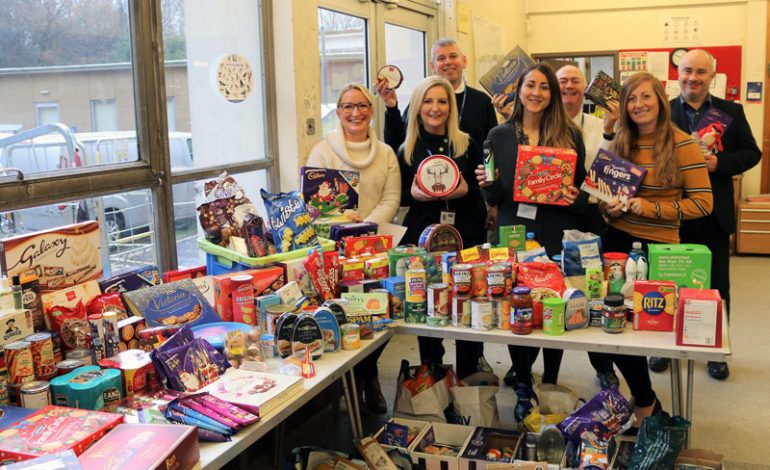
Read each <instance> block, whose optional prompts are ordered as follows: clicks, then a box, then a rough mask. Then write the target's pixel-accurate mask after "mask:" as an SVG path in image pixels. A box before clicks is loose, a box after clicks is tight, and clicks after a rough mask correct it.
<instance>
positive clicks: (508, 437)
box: [460, 427, 521, 470]
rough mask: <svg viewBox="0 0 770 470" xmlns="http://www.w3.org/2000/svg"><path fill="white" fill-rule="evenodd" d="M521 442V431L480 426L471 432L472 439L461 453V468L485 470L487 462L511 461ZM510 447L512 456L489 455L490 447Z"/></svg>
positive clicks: (461, 469)
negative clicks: (489, 456) (505, 457)
mask: <svg viewBox="0 0 770 470" xmlns="http://www.w3.org/2000/svg"><path fill="white" fill-rule="evenodd" d="M520 442H521V433H520V432H518V431H511V430H508V429H495V428H481V427H478V428H476V429H475V430H474V431H473V434H471V437H470V440H469V441H468V443H467V444H466V445H465V448H464V449H463V451H462V453H461V454H460V470H484V469H485V468H486V466H487V464H491V463H510V462H512V461H513V456H515V455H516V453H517V452H518V449H519V445H520ZM505 448H507V449H510V450H511V457H510V458H508V459H499V460H494V459H491V458H488V457H487V453H488V452H489V451H490V449H498V450H500V451H501V452H502V449H505Z"/></svg>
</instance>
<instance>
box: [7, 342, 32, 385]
mask: <svg viewBox="0 0 770 470" xmlns="http://www.w3.org/2000/svg"><path fill="white" fill-rule="evenodd" d="M5 363H6V365H7V366H8V382H9V383H10V384H11V385H19V384H22V383H25V382H31V381H33V380H35V366H34V362H33V361H32V345H31V344H30V343H29V342H28V341H14V342H13V343H8V344H6V345H5Z"/></svg>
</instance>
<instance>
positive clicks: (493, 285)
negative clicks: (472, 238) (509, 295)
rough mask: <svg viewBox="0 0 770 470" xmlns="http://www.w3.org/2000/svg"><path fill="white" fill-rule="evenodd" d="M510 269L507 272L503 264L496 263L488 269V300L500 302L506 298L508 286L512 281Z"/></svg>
mask: <svg viewBox="0 0 770 470" xmlns="http://www.w3.org/2000/svg"><path fill="white" fill-rule="evenodd" d="M510 275H511V274H510V269H508V270H506V266H505V265H504V264H503V263H495V264H493V265H492V266H489V267H488V268H487V299H489V300H500V299H503V298H505V289H506V285H507V284H508V283H509V281H508V280H507V279H510Z"/></svg>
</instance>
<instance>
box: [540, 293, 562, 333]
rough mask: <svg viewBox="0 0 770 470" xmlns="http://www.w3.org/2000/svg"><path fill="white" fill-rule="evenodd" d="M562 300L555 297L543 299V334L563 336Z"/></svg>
mask: <svg viewBox="0 0 770 470" xmlns="http://www.w3.org/2000/svg"><path fill="white" fill-rule="evenodd" d="M564 305H565V302H564V300H562V299H560V298H558V297H555V298H547V299H543V333H544V334H546V335H551V336H558V335H563V334H564Z"/></svg>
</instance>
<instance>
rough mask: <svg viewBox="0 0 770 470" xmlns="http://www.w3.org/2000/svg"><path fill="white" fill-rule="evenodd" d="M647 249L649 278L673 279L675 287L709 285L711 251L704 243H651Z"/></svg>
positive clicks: (705, 286) (701, 287) (695, 287)
mask: <svg viewBox="0 0 770 470" xmlns="http://www.w3.org/2000/svg"><path fill="white" fill-rule="evenodd" d="M647 250H648V251H649V256H648V259H649V261H650V275H649V276H648V278H649V279H651V280H658V281H673V282H674V283H676V285H677V287H692V288H694V289H708V288H709V287H711V251H709V249H708V248H707V247H706V246H704V245H695V244H680V245H665V244H655V243H651V244H650V245H649V246H648V248H647Z"/></svg>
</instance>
